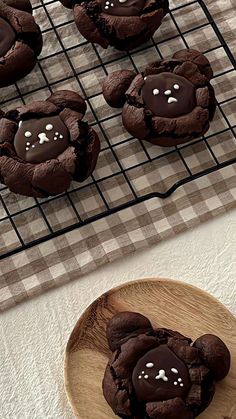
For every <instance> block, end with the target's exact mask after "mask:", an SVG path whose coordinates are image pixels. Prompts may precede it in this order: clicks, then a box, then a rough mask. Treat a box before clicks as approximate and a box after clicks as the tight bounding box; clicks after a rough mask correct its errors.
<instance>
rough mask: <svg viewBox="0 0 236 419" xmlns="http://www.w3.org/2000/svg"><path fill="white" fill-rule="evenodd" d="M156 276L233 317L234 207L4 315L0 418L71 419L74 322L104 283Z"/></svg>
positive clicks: (0, 327) (235, 307) (103, 288)
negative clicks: (67, 367)
mask: <svg viewBox="0 0 236 419" xmlns="http://www.w3.org/2000/svg"><path fill="white" fill-rule="evenodd" d="M155 276H156V277H166V278H168V277H169V278H175V279H179V280H183V281H186V282H188V283H191V284H193V285H196V286H198V287H200V288H202V289H204V290H206V291H208V292H210V293H211V294H213V295H214V296H215V297H217V298H218V299H219V300H220V301H221V302H222V303H224V304H225V305H226V306H227V307H228V308H229V310H230V311H231V312H233V313H234V315H236V281H235V279H236V209H235V210H233V211H231V212H229V213H228V214H226V215H224V216H222V217H218V218H215V219H214V220H212V221H210V222H208V223H205V224H203V225H200V226H199V227H198V228H195V229H194V230H191V231H188V232H185V233H183V234H181V235H178V236H176V237H174V238H173V239H171V240H167V241H165V242H162V243H159V244H158V245H157V246H154V247H152V248H150V249H147V250H145V251H142V252H139V253H135V254H133V255H132V256H128V257H127V258H123V259H122V260H118V261H116V262H113V263H112V264H109V265H105V266H104V267H101V268H100V269H98V270H96V271H95V272H92V273H90V274H89V275H86V276H85V277H83V278H82V279H80V280H78V281H74V282H73V283H70V284H67V285H65V286H63V287H61V288H58V289H56V290H53V291H50V292H48V293H46V294H43V295H41V296H40V297H37V298H35V299H33V300H31V301H27V302H26V303H24V304H21V305H19V306H17V307H16V308H14V309H12V310H10V311H7V312H5V313H3V314H2V315H1V320H0V400H1V403H0V418H1V419H36V418H37V419H72V418H73V417H74V416H73V415H72V413H71V411H70V408H69V405H68V403H67V399H66V395H65V392H64V387H63V357H64V350H65V345H66V342H67V339H68V337H69V334H70V332H71V331H72V329H73V326H74V324H75V322H76V321H77V319H78V318H79V316H80V314H81V313H82V311H83V310H84V309H85V308H86V307H87V306H88V305H89V304H90V303H91V302H92V301H93V300H94V299H95V298H96V297H98V296H99V295H100V294H101V293H103V292H104V291H106V290H108V289H109V288H112V287H114V286H116V285H119V284H122V283H125V282H126V281H129V280H132V279H137V278H145V277H155ZM91 419H92V418H91ZM97 419H99V418H97Z"/></svg>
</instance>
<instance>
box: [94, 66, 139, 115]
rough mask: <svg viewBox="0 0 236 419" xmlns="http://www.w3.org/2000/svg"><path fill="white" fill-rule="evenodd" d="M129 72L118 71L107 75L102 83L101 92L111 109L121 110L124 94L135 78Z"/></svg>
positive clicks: (132, 72) (133, 73) (131, 72)
mask: <svg viewBox="0 0 236 419" xmlns="http://www.w3.org/2000/svg"><path fill="white" fill-rule="evenodd" d="M135 76H136V73H135V72H134V71H131V70H118V71H114V73H111V74H109V75H108V76H107V77H106V79H105V80H104V82H103V86H102V92H103V96H104V98H105V101H106V102H107V103H108V105H110V106H112V107H113V108H121V107H122V106H123V105H124V103H125V99H126V97H125V93H126V91H127V90H128V88H129V87H130V84H131V82H132V81H133V79H134V78H135Z"/></svg>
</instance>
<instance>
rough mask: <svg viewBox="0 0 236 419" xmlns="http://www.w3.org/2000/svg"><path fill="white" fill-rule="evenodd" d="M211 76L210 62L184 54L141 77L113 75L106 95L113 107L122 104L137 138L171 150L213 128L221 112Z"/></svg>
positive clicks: (197, 55)
mask: <svg viewBox="0 0 236 419" xmlns="http://www.w3.org/2000/svg"><path fill="white" fill-rule="evenodd" d="M212 77H213V72H212V69H211V66H210V63H209V61H208V60H207V58H205V57H204V56H203V55H202V54H201V53H200V52H198V51H194V50H182V51H179V52H176V53H175V54H174V55H173V57H172V58H170V59H168V60H162V61H159V62H155V63H152V64H150V65H149V66H148V67H147V68H146V70H145V71H144V72H143V73H141V74H138V75H136V73H134V72H133V71H129V70H121V71H116V72H114V73H111V74H109V75H108V76H107V78H106V79H105V81H104V84H103V95H104V98H105V100H106V101H107V103H108V104H109V105H110V106H113V107H120V106H122V105H123V112H122V119H123V124H124V126H125V128H126V129H127V131H129V132H130V133H131V134H132V135H133V136H134V137H137V138H139V139H140V140H147V141H149V142H151V143H153V144H158V145H161V146H172V145H177V144H181V143H185V142H187V141H191V140H193V139H194V138H197V137H199V136H201V135H203V134H204V133H205V132H206V131H207V130H208V128H209V123H210V121H211V120H212V119H213V117H214V113H215V108H216V100H215V94H214V90H213V87H212V86H211V84H210V80H211V78H212Z"/></svg>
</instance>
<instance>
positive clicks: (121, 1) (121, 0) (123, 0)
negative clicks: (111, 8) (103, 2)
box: [119, 0, 127, 3]
mask: <svg viewBox="0 0 236 419" xmlns="http://www.w3.org/2000/svg"><path fill="white" fill-rule="evenodd" d="M126 1H127V0H119V2H120V3H125V2H126Z"/></svg>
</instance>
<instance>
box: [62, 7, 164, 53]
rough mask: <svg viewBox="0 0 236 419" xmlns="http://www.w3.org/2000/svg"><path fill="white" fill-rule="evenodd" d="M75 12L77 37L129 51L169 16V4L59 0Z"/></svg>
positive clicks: (151, 33) (149, 36)
mask: <svg viewBox="0 0 236 419" xmlns="http://www.w3.org/2000/svg"><path fill="white" fill-rule="evenodd" d="M60 1H61V3H62V4H63V5H64V6H65V7H68V8H70V9H73V11H74V18H75V23H76V25H77V27H78V29H79V31H80V33H81V34H82V35H83V36H84V37H85V39H87V40H88V41H90V42H94V43H96V44H99V45H101V46H102V47H103V48H107V47H108V46H109V45H111V46H113V47H115V48H116V49H118V50H121V51H129V50H131V49H134V48H137V47H138V46H139V45H141V44H143V43H144V42H147V41H148V40H149V39H150V38H151V37H152V36H153V34H154V32H155V31H156V30H157V29H158V28H159V26H160V25H161V23H162V20H163V18H164V16H165V15H166V14H167V13H168V10H169V3H168V0H86V1H83V2H81V1H80V0H60Z"/></svg>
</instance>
